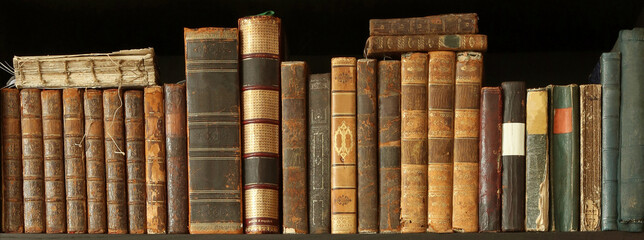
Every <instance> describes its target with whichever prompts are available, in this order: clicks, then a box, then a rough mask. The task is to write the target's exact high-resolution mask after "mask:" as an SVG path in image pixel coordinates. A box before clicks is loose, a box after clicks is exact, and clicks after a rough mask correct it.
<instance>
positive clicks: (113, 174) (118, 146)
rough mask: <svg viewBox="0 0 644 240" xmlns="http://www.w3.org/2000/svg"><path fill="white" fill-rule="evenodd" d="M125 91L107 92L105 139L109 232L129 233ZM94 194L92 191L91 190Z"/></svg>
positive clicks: (105, 99)
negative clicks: (124, 112)
mask: <svg viewBox="0 0 644 240" xmlns="http://www.w3.org/2000/svg"><path fill="white" fill-rule="evenodd" d="M122 93H123V92H122V91H121V90H119V89H105V90H103V129H104V131H103V137H104V139H105V145H104V148H105V183H106V186H105V192H106V198H105V200H106V202H107V233H110V234H125V233H127V232H128V195H127V190H128V189H127V188H128V186H127V185H128V184H127V170H126V162H125V152H124V151H125V150H126V149H125V122H124V116H123V108H125V104H124V102H123V97H122V95H123V94H122ZM88 191H91V190H88Z"/></svg>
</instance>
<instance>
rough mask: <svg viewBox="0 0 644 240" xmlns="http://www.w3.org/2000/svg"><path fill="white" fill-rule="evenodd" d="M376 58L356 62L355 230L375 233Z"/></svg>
mask: <svg viewBox="0 0 644 240" xmlns="http://www.w3.org/2000/svg"><path fill="white" fill-rule="evenodd" d="M377 67H378V66H377V61H376V60H375V59H360V60H358V62H357V67H356V71H357V84H358V85H357V88H356V90H357V97H356V102H357V109H356V111H357V112H356V114H357V121H358V122H357V126H356V128H357V131H358V136H357V138H358V159H357V161H358V199H359V201H358V232H359V233H378V127H377V126H378V119H377V111H378V110H377V108H378V92H377V91H378V88H377V86H376V68H377Z"/></svg>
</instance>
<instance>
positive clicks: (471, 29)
mask: <svg viewBox="0 0 644 240" xmlns="http://www.w3.org/2000/svg"><path fill="white" fill-rule="evenodd" d="M477 32H478V15H477V14H476V13H461V14H442V15H434V16H426V17H413V18H392V19H371V20H369V35H371V36H377V35H414V34H454V33H477Z"/></svg>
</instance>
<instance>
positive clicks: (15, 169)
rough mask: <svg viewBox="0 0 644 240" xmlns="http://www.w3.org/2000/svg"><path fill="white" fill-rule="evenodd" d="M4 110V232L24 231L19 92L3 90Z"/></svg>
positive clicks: (2, 132) (10, 89)
mask: <svg viewBox="0 0 644 240" xmlns="http://www.w3.org/2000/svg"><path fill="white" fill-rule="evenodd" d="M0 93H1V96H0V97H1V98H2V99H1V102H2V105H1V106H0V109H1V110H2V130H1V131H0V132H1V134H2V155H1V156H2V232H4V233H22V232H23V231H24V226H25V225H24V224H25V222H24V210H25V208H24V205H23V196H22V151H21V149H22V148H21V146H22V137H21V128H20V91H19V90H18V89H13V88H3V89H2V90H1V91H0Z"/></svg>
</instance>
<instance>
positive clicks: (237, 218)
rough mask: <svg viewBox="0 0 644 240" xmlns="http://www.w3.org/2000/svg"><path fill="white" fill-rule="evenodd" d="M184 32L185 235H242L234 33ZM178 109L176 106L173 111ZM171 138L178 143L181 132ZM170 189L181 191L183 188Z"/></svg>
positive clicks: (227, 30) (225, 30)
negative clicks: (185, 128) (186, 206)
mask: <svg viewBox="0 0 644 240" xmlns="http://www.w3.org/2000/svg"><path fill="white" fill-rule="evenodd" d="M184 33H185V35H184V36H185V51H186V52H185V54H186V55H185V58H186V80H187V81H186V94H187V95H186V105H184V106H187V115H188V116H187V117H188V119H187V128H188V133H187V134H188V135H187V137H188V145H187V147H188V170H187V173H188V178H189V179H188V186H189V187H188V190H187V191H188V195H189V200H188V204H189V205H188V208H187V209H188V211H189V223H188V227H189V231H190V233H192V234H196V233H199V234H238V233H243V229H244V228H243V221H242V220H243V211H242V162H241V161H242V159H241V139H240V136H241V135H240V122H239V120H240V110H239V109H240V89H239V73H238V68H239V67H238V66H239V58H238V51H237V46H238V39H239V37H238V31H237V29H233V28H199V29H187V28H186V29H185V32H184ZM214 49H216V50H214ZM168 101H169V100H168ZM181 107H182V106H181V105H178V104H177V106H176V109H177V111H179V110H180V108H181ZM276 111H277V110H276ZM180 127H181V126H180V125H179V126H177V129H175V130H173V131H174V132H175V133H177V131H179V130H180V129H178V128H180ZM174 136H177V141H179V140H182V139H181V138H180V137H181V136H182V135H179V133H177V134H174ZM170 147H171V148H172V146H170ZM178 150H181V148H180V147H178ZM169 152H170V151H169ZM183 153H184V152H183V151H180V152H179V153H177V154H178V155H176V156H177V158H180V157H181V155H180V154H183ZM170 161H174V162H176V163H178V164H185V162H183V163H180V162H179V159H176V160H170ZM168 170H169V172H173V170H172V169H170V168H168ZM179 171H181V170H179ZM179 176H180V172H178V174H177V177H179ZM206 176H208V177H206ZM172 187H173V188H177V189H175V190H173V191H177V192H179V191H181V189H180V188H181V187H182V186H181V185H177V186H174V185H173V186H172ZM171 201H172V200H171Z"/></svg>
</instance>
